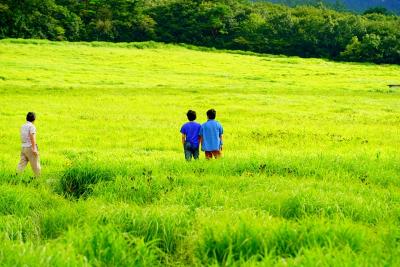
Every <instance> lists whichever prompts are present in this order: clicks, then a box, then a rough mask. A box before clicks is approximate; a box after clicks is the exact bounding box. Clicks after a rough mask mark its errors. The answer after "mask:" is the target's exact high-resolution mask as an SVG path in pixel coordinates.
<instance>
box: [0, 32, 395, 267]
mask: <svg viewBox="0 0 400 267" xmlns="http://www.w3.org/2000/svg"><path fill="white" fill-rule="evenodd" d="M399 71H400V67H399V66H394V65H373V64H353V63H337V62H330V61H326V60H321V59H301V58H296V57H294V58H289V57H284V56H282V57H280V56H268V55H255V54H250V53H244V52H240V51H237V52H224V51H212V50H210V49H203V48H194V47H191V48H190V49H188V48H187V47H185V46H183V45H181V46H173V45H165V44H158V43H152V42H150V43H137V44H109V43H64V42H47V41H38V40H12V39H11V40H2V41H0V151H1V152H2V153H0V243H1V244H2V245H1V246H0V262H1V264H0V265H4V266H14V265H16V266H21V265H30V266H65V265H67V266H124V265H125V266H135V265H136V266H155V265H171V266H179V265H182V266H189V265H190V266H192V265H211V264H215V265H241V266H256V265H258V266H271V265H276V266H286V265H290V266H316V265H320V266H332V265H334V266H382V265H386V266H398V265H399V264H400V262H399V259H400V231H399V230H398V229H399V226H400V193H399V192H400V191H399V186H400V176H399V174H400V163H399V162H400V156H399V154H398V152H399V149H400V146H399V144H400V127H399V123H400V111H399V110H400V101H399V100H400V93H399V92H397V91H396V90H394V89H391V90H389V89H388V88H387V86H386V85H387V84H391V83H399V82H400V81H399V73H400V72H399ZM209 108H214V109H216V110H217V119H218V120H219V121H220V122H221V123H222V124H223V126H224V129H225V140H224V152H223V153H224V158H223V159H221V160H219V161H209V162H208V161H206V160H205V159H204V156H203V155H201V159H200V160H199V161H198V162H190V163H186V162H185V161H184V157H183V151H182V145H181V143H180V134H179V129H180V126H181V125H182V124H183V123H184V122H185V121H186V117H185V113H186V111H187V110H188V109H194V110H196V111H197V113H198V121H199V122H204V121H205V119H206V116H205V112H206V110H207V109H209ZM28 111H35V112H36V113H37V117H38V119H37V122H36V125H37V129H38V143H39V148H40V153H41V162H42V167H43V175H42V177H41V178H40V179H39V180H37V181H33V182H31V181H30V176H31V175H32V172H31V170H30V169H29V167H28V169H27V171H26V173H25V174H24V175H22V176H19V177H16V176H14V170H15V168H16V164H17V162H18V156H19V146H20V144H19V127H20V126H21V125H22V123H23V122H24V117H25V115H26V113H27V112H28Z"/></svg>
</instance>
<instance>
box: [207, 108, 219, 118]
mask: <svg viewBox="0 0 400 267" xmlns="http://www.w3.org/2000/svg"><path fill="white" fill-rule="evenodd" d="M215 116H217V112H216V111H215V109H209V110H208V111H207V118H208V119H210V120H213V119H215Z"/></svg>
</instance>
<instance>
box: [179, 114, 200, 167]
mask: <svg viewBox="0 0 400 267" xmlns="http://www.w3.org/2000/svg"><path fill="white" fill-rule="evenodd" d="M186 115H187V117H188V120H189V122H187V123H185V124H184V125H183V126H182V128H181V134H182V144H183V150H184V153H185V159H186V160H191V159H192V157H193V158H194V159H198V158H199V132H200V127H201V125H200V124H199V123H197V122H195V121H194V120H196V112H195V111H193V110H189V111H188V113H187V114H186Z"/></svg>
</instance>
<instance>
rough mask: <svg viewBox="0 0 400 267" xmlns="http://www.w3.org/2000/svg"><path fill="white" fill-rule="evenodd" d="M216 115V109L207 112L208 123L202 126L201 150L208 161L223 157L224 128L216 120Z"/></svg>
mask: <svg viewBox="0 0 400 267" xmlns="http://www.w3.org/2000/svg"><path fill="white" fill-rule="evenodd" d="M216 115H217V112H216V111H215V110H214V109H210V110H208V111H207V118H208V121H207V122H206V123H203V124H202V125H201V129H200V133H199V135H200V142H201V150H203V151H204V152H205V154H206V159H211V158H213V157H214V158H219V157H221V151H222V144H223V143H222V135H223V134H224V128H223V127H222V125H221V123H219V122H218V121H216V120H215V117H216Z"/></svg>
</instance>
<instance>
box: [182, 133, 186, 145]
mask: <svg viewBox="0 0 400 267" xmlns="http://www.w3.org/2000/svg"><path fill="white" fill-rule="evenodd" d="M185 141H186V134H182V144H185Z"/></svg>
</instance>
